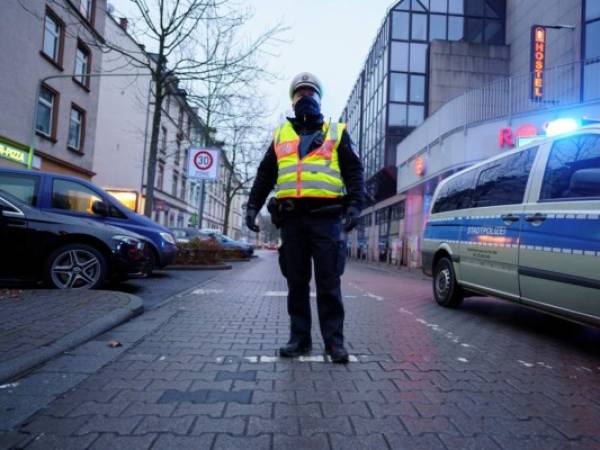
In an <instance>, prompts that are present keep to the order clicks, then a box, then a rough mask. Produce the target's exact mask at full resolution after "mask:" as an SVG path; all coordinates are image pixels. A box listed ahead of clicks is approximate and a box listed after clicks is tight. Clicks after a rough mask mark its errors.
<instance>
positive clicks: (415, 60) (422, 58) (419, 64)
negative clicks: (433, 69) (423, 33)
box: [410, 44, 427, 73]
mask: <svg viewBox="0 0 600 450" xmlns="http://www.w3.org/2000/svg"><path fill="white" fill-rule="evenodd" d="M426 67H427V44H410V71H411V72H419V73H425V69H426Z"/></svg>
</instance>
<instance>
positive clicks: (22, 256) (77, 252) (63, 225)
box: [0, 190, 148, 289]
mask: <svg viewBox="0 0 600 450" xmlns="http://www.w3.org/2000/svg"><path fill="white" fill-rule="evenodd" d="M145 247H146V243H145V238H143V237H142V236H139V235H137V234H134V233H132V232H129V231H127V230H124V229H122V228H117V227H113V226H110V225H104V224H101V223H99V222H96V221H94V220H90V219H84V218H77V217H70V216H66V215H62V214H54V213H49V212H45V211H42V210H40V209H37V208H33V207H31V206H29V205H27V204H25V203H23V202H22V201H20V200H19V199H17V198H16V197H14V196H12V195H10V194H8V193H7V192H5V191H2V190H0V279H4V280H5V281H12V280H15V281H16V280H28V281H39V280H42V281H44V282H45V283H46V284H48V285H49V286H51V287H55V288H59V289H65V288H82V289H86V288H87V289H93V288H98V287H100V286H102V284H103V283H104V282H105V281H106V279H107V278H109V277H110V278H120V279H121V278H127V277H130V276H141V275H143V274H144V273H145V272H146V270H147V265H148V257H147V254H146V252H145Z"/></svg>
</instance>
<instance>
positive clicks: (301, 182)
mask: <svg viewBox="0 0 600 450" xmlns="http://www.w3.org/2000/svg"><path fill="white" fill-rule="evenodd" d="M344 128H345V124H343V123H340V124H338V123H329V124H324V125H323V133H324V135H325V141H324V142H323V145H321V147H319V148H316V149H314V150H312V151H311V152H310V153H308V154H307V155H306V156H305V157H304V158H303V159H302V160H300V159H299V158H298V147H299V145H300V136H298V134H297V133H296V131H295V130H294V128H293V126H292V124H291V123H290V122H289V121H286V122H285V123H284V124H283V125H282V126H281V127H279V128H278V129H277V130H275V133H274V136H273V144H274V148H275V154H276V155H277V166H278V174H277V185H276V186H275V197H276V198H302V197H319V198H338V197H341V196H342V193H343V189H344V182H343V180H342V176H341V173H340V166H339V160H338V147H339V144H340V141H341V136H342V132H343V130H344Z"/></svg>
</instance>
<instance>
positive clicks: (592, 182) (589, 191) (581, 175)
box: [569, 168, 600, 197]
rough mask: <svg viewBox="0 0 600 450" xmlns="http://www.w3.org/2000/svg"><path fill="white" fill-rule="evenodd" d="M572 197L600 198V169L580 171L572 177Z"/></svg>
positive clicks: (570, 184) (570, 190) (570, 187)
mask: <svg viewBox="0 0 600 450" xmlns="http://www.w3.org/2000/svg"><path fill="white" fill-rule="evenodd" d="M569 192H570V194H571V195H570V196H571V197H600V168H592V169H580V170H577V171H575V172H574V173H573V175H571V182H570V183H569Z"/></svg>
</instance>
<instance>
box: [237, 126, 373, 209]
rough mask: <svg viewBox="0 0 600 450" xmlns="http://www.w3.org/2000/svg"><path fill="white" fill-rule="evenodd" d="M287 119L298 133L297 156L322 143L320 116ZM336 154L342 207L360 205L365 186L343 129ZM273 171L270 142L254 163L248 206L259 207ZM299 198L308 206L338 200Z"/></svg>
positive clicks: (354, 149)
mask: <svg viewBox="0 0 600 450" xmlns="http://www.w3.org/2000/svg"><path fill="white" fill-rule="evenodd" d="M288 120H289V121H290V122H291V123H292V126H293V127H294V130H295V131H296V133H297V134H298V135H299V136H300V145H299V151H300V152H301V153H302V155H301V157H303V156H305V155H306V154H308V153H310V152H311V151H313V150H314V149H316V148H318V147H319V146H320V145H322V143H323V136H322V133H319V131H320V130H321V129H322V127H323V116H318V117H314V118H312V119H310V118H309V119H308V120H307V121H306V122H303V121H301V120H298V119H296V118H289V117H288ZM307 144H308V145H307ZM338 158H339V165H340V171H341V174H342V179H343V180H344V184H345V186H346V195H345V196H344V199H343V204H344V206H345V207H349V206H354V207H356V208H358V209H361V207H362V205H363V201H364V188H365V183H364V175H363V167H362V163H361V162H360V158H359V156H358V149H357V147H356V145H355V144H354V143H353V142H352V139H351V138H350V135H349V134H348V132H347V131H346V130H345V129H344V131H343V133H342V138H341V141H340V145H339V147H338ZM277 174H278V167H277V156H276V154H275V148H274V146H273V143H272V142H271V145H270V146H269V149H268V150H267V153H266V154H265V156H264V158H263V159H262V161H261V163H260V166H259V167H258V172H257V173H256V179H255V180H254V185H253V186H252V190H251V191H250V197H249V199H248V208H253V209H255V210H257V211H258V210H260V208H262V206H263V205H264V203H265V201H266V199H267V197H268V195H269V193H270V192H271V191H272V190H273V188H274V187H275V184H276V183H277ZM301 202H303V203H304V205H307V206H308V207H309V208H310V207H312V206H313V205H314V207H319V206H323V205H327V204H330V203H335V202H337V203H339V200H332V199H325V198H324V199H320V198H319V199H312V198H311V199H302V200H301Z"/></svg>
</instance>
